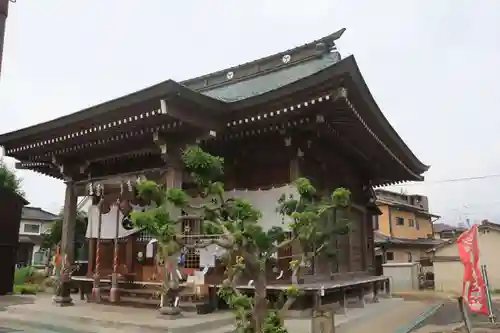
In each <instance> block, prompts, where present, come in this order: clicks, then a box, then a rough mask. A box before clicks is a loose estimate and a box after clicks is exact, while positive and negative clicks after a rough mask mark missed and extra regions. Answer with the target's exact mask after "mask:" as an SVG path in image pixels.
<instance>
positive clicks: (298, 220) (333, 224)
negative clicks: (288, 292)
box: [278, 178, 351, 269]
mask: <svg viewBox="0 0 500 333" xmlns="http://www.w3.org/2000/svg"><path fill="white" fill-rule="evenodd" d="M294 185H295V186H296V188H297V192H298V193H299V197H298V198H295V197H293V196H288V197H286V196H285V195H283V196H282V197H281V198H280V199H279V201H278V202H279V206H278V211H279V212H280V213H281V214H282V215H284V216H288V217H289V218H290V219H291V220H292V222H290V223H289V227H290V228H291V230H292V233H293V234H294V235H295V236H296V238H297V239H298V241H299V242H300V244H301V246H302V250H303V251H304V252H307V253H310V252H313V253H315V254H317V253H319V252H321V251H323V252H324V253H329V254H333V253H334V250H335V248H334V246H333V245H334V244H335V242H334V239H335V237H337V236H339V235H343V234H346V233H348V232H349V220H348V219H347V218H346V216H347V213H346V211H347V210H348V208H349V205H350V196H351V192H350V191H349V190H348V189H345V188H342V187H341V188H337V189H335V190H334V191H333V192H332V194H331V195H330V196H329V197H319V196H318V194H317V192H316V189H315V188H314V186H312V184H311V182H310V181H309V180H308V179H306V178H299V179H297V180H296V181H295V182H294ZM299 264H300V263H299V262H296V263H294V264H292V265H291V266H293V267H294V268H295V267H297V265H299ZM292 269H293V268H292Z"/></svg>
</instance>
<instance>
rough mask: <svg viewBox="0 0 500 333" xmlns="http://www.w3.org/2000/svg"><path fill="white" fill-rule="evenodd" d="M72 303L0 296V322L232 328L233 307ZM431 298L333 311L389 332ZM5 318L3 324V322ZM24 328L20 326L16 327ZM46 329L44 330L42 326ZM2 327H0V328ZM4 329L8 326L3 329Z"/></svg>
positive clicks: (82, 327) (301, 328)
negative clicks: (170, 312)
mask: <svg viewBox="0 0 500 333" xmlns="http://www.w3.org/2000/svg"><path fill="white" fill-rule="evenodd" d="M75 303H76V304H75V306H73V307H65V308H59V307H56V306H54V305H53V304H52V299H51V297H50V296H48V295H44V296H40V297H31V298H22V299H19V298H16V297H14V298H11V299H6V298H1V297H0V310H1V307H2V306H4V307H5V308H4V309H5V310H4V311H0V322H1V323H2V325H0V326H7V327H13V328H14V327H17V326H15V325H20V323H23V322H24V323H25V325H27V324H30V326H36V327H39V328H40V329H37V330H33V329H32V330H31V331H30V330H29V329H27V330H26V332H35V331H36V332H37V333H42V332H43V333H49V332H51V333H56V332H57V333H60V332H63V333H113V332H118V331H120V332H125V333H129V332H130V333H132V332H134V333H136V332H138V331H140V332H141V333H153V332H166V331H168V332H171V333H194V332H200V333H228V332H231V331H232V330H233V326H232V325H231V324H232V322H233V315H232V314H231V313H227V312H226V313H224V312H217V313H213V314H208V315H196V314H194V313H186V315H185V317H184V318H181V319H177V320H169V319H166V318H164V317H161V316H160V315H159V314H158V312H156V311H154V310H150V309H135V308H128V307H118V306H111V305H103V304H87V303H85V302H80V301H77V300H75ZM431 305H432V303H429V302H421V301H404V300H402V299H397V298H393V299H382V300H381V302H380V303H377V304H367V305H366V306H365V308H355V309H348V313H347V315H336V316H335V322H336V326H337V333H358V332H359V333H361V332H367V331H370V332H371V333H379V332H380V333H382V332H383V333H391V332H395V330H396V329H397V328H398V327H399V326H401V325H406V324H407V323H408V322H411V321H413V320H415V318H416V317H418V316H419V314H420V313H421V312H424V311H425V310H427V309H428V308H429V307H430V306H431ZM4 323H6V324H4ZM285 324H286V326H287V328H288V329H289V333H309V332H311V329H310V328H311V320H310V319H289V320H286V321H285ZM20 328H22V327H20ZM43 329H45V331H43ZM1 332H2V331H1V330H0V333H1ZM7 332H8V331H7Z"/></svg>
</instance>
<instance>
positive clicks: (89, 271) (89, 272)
mask: <svg viewBox="0 0 500 333" xmlns="http://www.w3.org/2000/svg"><path fill="white" fill-rule="evenodd" d="M88 242H89V257H88V266H87V277H92V276H93V275H94V262H95V248H96V239H95V238H89V240H88Z"/></svg>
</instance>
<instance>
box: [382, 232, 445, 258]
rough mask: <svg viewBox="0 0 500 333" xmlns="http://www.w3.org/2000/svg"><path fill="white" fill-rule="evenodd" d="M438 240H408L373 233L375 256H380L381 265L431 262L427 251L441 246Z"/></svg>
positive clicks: (440, 241)
mask: <svg viewBox="0 0 500 333" xmlns="http://www.w3.org/2000/svg"><path fill="white" fill-rule="evenodd" d="M442 242H443V241H442V240H439V239H426V238H420V239H408V238H401V237H391V236H386V235H383V234H381V233H380V232H375V246H376V251H375V255H378V256H381V261H382V263H391V262H422V261H425V260H428V261H429V264H430V260H431V254H430V253H428V250H429V249H431V248H433V247H436V246H437V245H439V244H441V243H442Z"/></svg>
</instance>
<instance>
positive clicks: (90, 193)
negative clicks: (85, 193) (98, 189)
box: [88, 183, 94, 196]
mask: <svg viewBox="0 0 500 333" xmlns="http://www.w3.org/2000/svg"><path fill="white" fill-rule="evenodd" d="M88 190H89V196H93V195H94V185H93V184H92V183H89V184H88Z"/></svg>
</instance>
